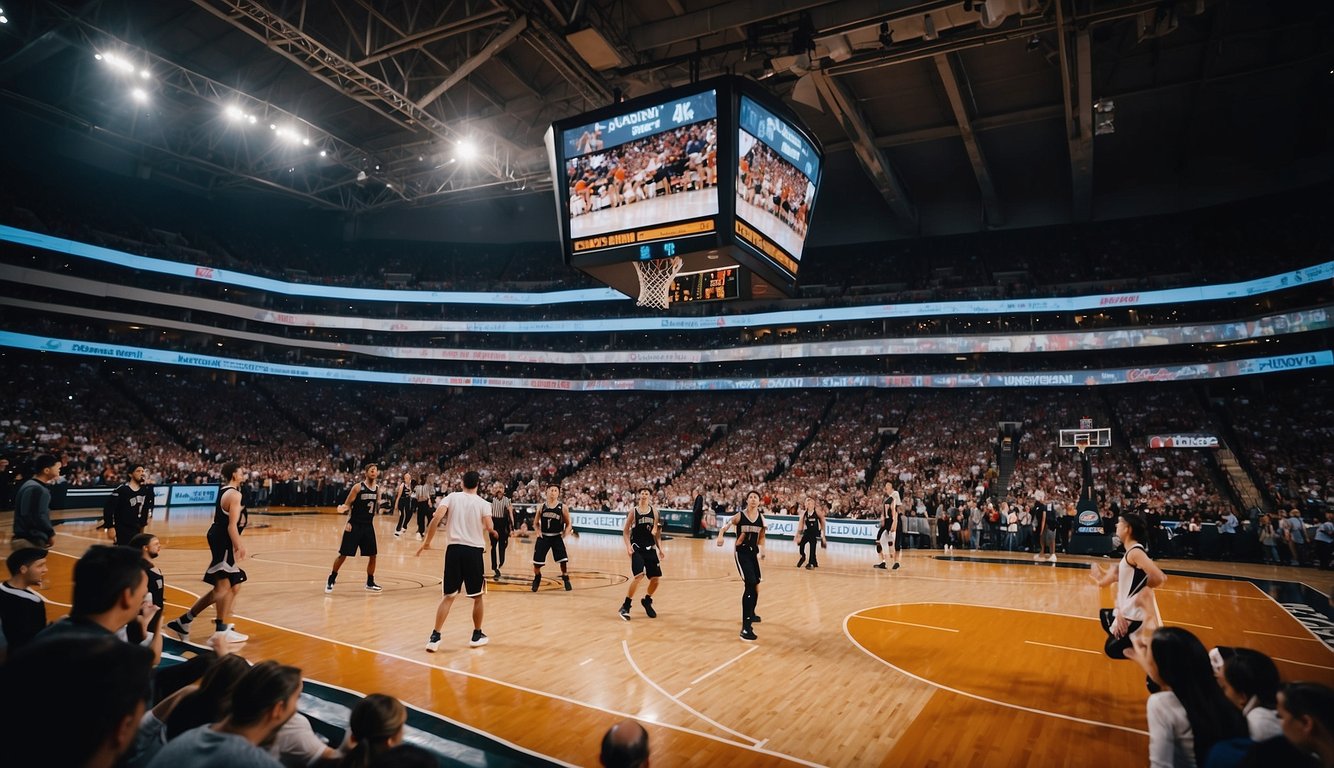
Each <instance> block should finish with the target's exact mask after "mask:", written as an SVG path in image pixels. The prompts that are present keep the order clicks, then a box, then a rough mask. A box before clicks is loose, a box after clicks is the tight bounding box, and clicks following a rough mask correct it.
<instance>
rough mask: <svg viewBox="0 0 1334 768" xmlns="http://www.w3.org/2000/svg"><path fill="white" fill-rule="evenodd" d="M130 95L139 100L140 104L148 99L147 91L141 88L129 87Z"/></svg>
mask: <svg viewBox="0 0 1334 768" xmlns="http://www.w3.org/2000/svg"><path fill="white" fill-rule="evenodd" d="M130 96H131V97H133V98H134V100H135V101H137V102H139V103H140V104H143V103H145V102H147V101H148V91H145V90H144V89H143V88H134V89H131V90H130Z"/></svg>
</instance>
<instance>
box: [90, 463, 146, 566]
mask: <svg viewBox="0 0 1334 768" xmlns="http://www.w3.org/2000/svg"><path fill="white" fill-rule="evenodd" d="M144 476H145V472H144V465H142V464H132V465H130V479H129V480H126V481H125V482H123V483H121V484H120V485H118V486H116V490H114V491H112V492H111V498H109V499H107V503H106V505H105V506H103V507H102V527H103V528H104V529H106V532H107V536H108V537H109V538H110V537H114V538H115V539H116V544H117V545H118V546H126V545H128V544H129V543H130V539H133V538H134V537H135V536H136V535H137V534H138V533H139V532H140V531H142V530H143V529H144V526H146V525H148V510H149V509H151V508H152V493H153V489H152V488H150V487H149V486H147V485H145V484H144Z"/></svg>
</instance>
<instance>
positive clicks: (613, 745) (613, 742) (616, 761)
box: [599, 720, 649, 768]
mask: <svg viewBox="0 0 1334 768" xmlns="http://www.w3.org/2000/svg"><path fill="white" fill-rule="evenodd" d="M599 759H600V760H601V761H602V765H603V768H648V764H649V763H648V731H645V730H644V726H642V725H640V724H639V723H636V722H635V721H633V720H622V721H621V722H619V723H617V724H616V725H613V726H612V727H610V728H608V729H607V733H606V734H605V735H603V737H602V753H601V755H600V756H599Z"/></svg>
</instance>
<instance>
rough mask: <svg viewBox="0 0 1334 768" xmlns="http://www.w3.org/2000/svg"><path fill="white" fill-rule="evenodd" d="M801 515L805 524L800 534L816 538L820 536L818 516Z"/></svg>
mask: <svg viewBox="0 0 1334 768" xmlns="http://www.w3.org/2000/svg"><path fill="white" fill-rule="evenodd" d="M801 514H802V517H803V518H804V524H805V528H804V529H803V531H802V532H803V533H805V534H806V535H809V536H816V537H818V536H819V535H820V516H819V515H817V514H816V513H814V512H802V513H801Z"/></svg>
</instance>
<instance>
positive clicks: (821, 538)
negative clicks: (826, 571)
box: [797, 496, 829, 570]
mask: <svg viewBox="0 0 1334 768" xmlns="http://www.w3.org/2000/svg"><path fill="white" fill-rule="evenodd" d="M797 529H798V530H799V531H800V532H801V544H799V545H798V546H797V551H799V552H800V553H801V557H800V558H799V559H798V560H797V567H798V568H800V567H801V566H803V565H805V566H806V569H807V570H810V569H811V568H819V567H820V558H819V556H818V555H817V554H816V548H815V545H816V544H817V543H818V544H819V545H820V547H821V548H825V547H828V546H829V541H828V540H827V539H825V532H824V512H821V511H820V510H819V509H817V508H816V505H815V497H813V496H807V497H806V504H805V509H803V510H801V516H800V517H798V518H797ZM808 544H809V545H810V548H811V554H810V562H809V563H808V562H806V545H808Z"/></svg>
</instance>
